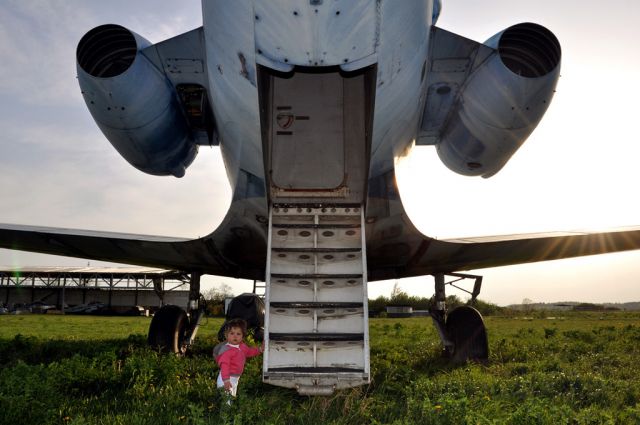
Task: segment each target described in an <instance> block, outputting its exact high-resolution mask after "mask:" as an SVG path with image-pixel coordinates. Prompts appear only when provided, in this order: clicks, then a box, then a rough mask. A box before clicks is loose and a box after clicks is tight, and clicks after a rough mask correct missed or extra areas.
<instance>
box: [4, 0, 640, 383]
mask: <svg viewBox="0 0 640 425" xmlns="http://www.w3.org/2000/svg"><path fill="white" fill-rule="evenodd" d="M440 10H441V3H440V1H439V0H433V1H431V0H407V1H404V2H402V5H401V7H398V4H397V3H393V2H389V1H387V2H385V1H372V0H358V1H352V2H349V3H348V4H343V3H342V2H339V1H336V0H308V1H286V0H280V1H273V2H271V1H270V2H257V1H256V2H253V1H250V0H242V1H234V2H227V1H223V0H218V1H207V2H202V11H203V26H202V27H200V28H198V29H195V30H193V31H190V32H187V33H185V34H182V35H179V36H177V37H174V38H171V39H168V40H166V41H163V42H161V43H158V44H155V45H154V44H151V43H150V42H148V41H147V40H145V39H144V38H143V37H141V36H140V35H138V34H136V33H134V32H133V31H131V30H129V29H126V28H124V27H122V26H119V25H114V24H107V25H102V26H99V27H97V28H94V29H92V30H90V31H89V32H88V33H87V34H86V35H85V36H84V37H83V38H82V39H81V40H80V42H79V44H78V47H77V52H76V53H77V57H76V59H77V73H78V81H79V83H80V89H81V91H82V95H83V97H84V99H85V102H86V104H87V107H88V109H89V111H90V112H91V114H92V116H93V117H94V120H95V121H96V123H97V124H98V126H99V128H100V129H101V130H102V132H103V133H104V134H105V136H106V137H107V139H108V140H109V141H110V142H111V144H112V145H113V146H114V148H115V149H116V150H117V151H118V152H119V153H120V154H121V155H122V157H123V158H124V159H125V160H127V161H128V162H129V163H130V164H131V165H133V166H134V167H135V168H137V169H139V170H141V171H143V172H146V173H148V174H152V175H159V176H164V175H172V176H176V177H181V176H183V175H184V174H185V172H186V168H187V167H188V166H189V165H190V163H191V162H192V161H193V159H194V158H195V156H196V154H197V151H198V147H199V146H210V145H213V146H219V148H220V151H221V153H222V155H223V158H224V161H225V166H226V171H227V173H228V177H229V182H230V185H231V187H232V191H233V199H232V203H231V206H230V208H229V211H228V213H227V215H226V216H225V218H224V219H223V221H222V223H221V224H220V226H219V227H218V228H217V229H215V230H214V231H213V232H212V233H210V234H209V235H207V236H204V237H202V238H198V239H193V240H189V239H184V238H169V237H159V236H145V235H132V234H119V233H109V232H95V231H84V230H69V229H53V228H43V227H36V226H21V225H2V226H0V247H4V248H10V249H19V250H24V251H33V252H40V253H48V254H56V255H66V256H73V257H80V258H88V259H95V260H104V261H111V262H118V263H128V264H135V265H143V266H152V267H161V268H171V269H177V270H183V271H186V272H188V273H190V275H191V282H190V302H189V308H188V312H185V311H184V310H182V309H181V308H176V307H175V306H166V307H165V308H163V309H161V310H160V311H159V312H158V313H157V314H156V315H155V316H154V318H153V321H152V323H151V327H150V331H149V342H150V344H151V345H154V346H157V345H164V346H166V347H169V348H170V349H171V350H172V351H181V350H183V349H184V348H185V347H187V346H189V345H190V344H191V343H192V342H193V338H194V337H195V333H196V331H197V326H198V323H199V319H200V317H201V309H200V307H201V303H200V295H199V293H200V277H201V276H202V275H203V274H213V275H219V276H228V277H236V278H245V279H253V280H261V281H265V282H266V286H267V294H266V300H265V302H266V317H265V347H266V348H267V349H266V351H265V355H264V363H263V380H264V381H265V382H266V383H270V384H273V385H279V386H284V387H289V388H295V389H297V390H298V392H299V393H301V394H308V395H320V394H330V393H332V392H333V391H334V390H335V389H340V388H347V387H352V386H357V385H361V384H366V383H367V382H369V380H370V374H369V347H368V343H369V341H368V322H367V317H368V314H367V313H368V312H367V303H366V300H367V283H368V282H370V281H378V280H386V279H397V278H404V277H412V276H424V275H432V276H434V278H435V279H434V280H435V289H436V295H435V306H434V309H433V311H432V312H431V315H432V318H433V321H434V324H435V325H436V328H437V330H438V333H439V335H440V338H441V341H442V343H443V347H444V348H445V352H446V353H448V354H449V355H450V356H451V357H452V358H454V359H455V360H458V361H461V360H466V359H479V360H484V359H486V358H487V357H488V345H487V336H486V330H485V327H484V324H483V321H482V317H481V316H480V314H479V313H478V312H477V311H476V310H475V309H473V308H472V307H470V306H463V307H460V308H458V309H455V310H453V311H448V310H447V306H446V302H445V301H446V291H445V288H446V285H447V284H448V283H450V282H447V281H446V278H447V277H448V276H451V277H454V278H456V279H459V278H472V279H475V287H474V291H473V296H474V297H476V296H477V294H478V293H479V290H480V283H481V278H479V277H477V276H470V275H466V274H464V273H461V272H464V271H467V270H476V269H481V268H488V267H497V266H503V265H510V264H521V263H528V262H536V261H546V260H553V259H560V258H569V257H577V256H583V255H591V254H600V253H606V252H617V251H625V250H631V249H638V248H640V229H638V228H629V229H624V230H620V229H618V230H615V231H611V232H605V233H577V232H566V233H558V232H556V233H537V234H520V235H503V236H491V237H474V238H458V239H449V240H438V239H434V238H431V237H428V236H426V235H423V234H422V233H421V232H420V231H418V230H417V229H416V227H415V226H414V225H413V224H412V222H411V221H410V219H409V218H408V216H407V214H406V212H405V210H404V207H403V205H402V201H401V199H400V197H399V194H398V188H397V184H396V177H395V165H396V160H397V159H398V158H399V157H401V156H403V155H405V154H406V153H407V152H408V151H410V150H411V149H412V148H413V147H414V146H416V145H429V146H433V148H434V149H436V151H437V153H438V155H439V157H440V159H441V160H442V162H443V163H444V164H445V165H446V166H447V167H448V168H449V169H451V170H452V171H453V172H455V173H458V174H462V175H465V176H470V177H478V176H480V177H483V178H489V177H491V176H493V175H495V174H496V173H498V172H499V171H500V170H501V169H502V168H503V167H504V165H505V164H506V163H507V161H508V160H509V159H510V158H511V156H512V155H513V154H514V153H515V152H516V151H517V149H518V148H519V147H520V146H521V145H522V144H523V143H524V141H525V140H526V139H527V137H528V136H529V135H530V134H531V133H532V132H533V130H534V129H535V127H536V126H537V124H538V123H539V122H540V120H541V119H542V116H543V115H544V113H545V111H546V109H547V107H548V106H549V103H550V102H551V100H552V98H553V94H554V90H555V87H556V84H557V81H558V77H559V74H560V62H561V48H560V44H559V42H558V40H557V39H556V37H555V36H554V35H553V33H552V32H551V31H549V30H548V29H546V28H544V27H542V26H540V25H537V24H533V23H521V24H516V25H513V26H511V27H509V28H506V29H505V30H503V31H500V32H498V33H497V34H496V35H495V36H493V37H491V38H490V39H489V40H487V41H486V42H484V43H478V42H475V41H472V40H468V39H466V38H464V37H462V36H459V35H456V34H453V33H451V32H448V31H446V30H444V29H441V28H439V27H437V26H436V23H437V20H438V16H439V13H440Z"/></svg>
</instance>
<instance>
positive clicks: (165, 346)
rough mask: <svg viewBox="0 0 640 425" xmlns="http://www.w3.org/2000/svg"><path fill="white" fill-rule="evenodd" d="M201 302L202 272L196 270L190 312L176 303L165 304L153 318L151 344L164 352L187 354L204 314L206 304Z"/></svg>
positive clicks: (190, 292)
mask: <svg viewBox="0 0 640 425" xmlns="http://www.w3.org/2000/svg"><path fill="white" fill-rule="evenodd" d="M200 304H201V303H200V274H199V273H195V272H194V273H192V274H191V279H190V281H189V306H188V314H187V312H185V311H184V310H183V309H182V308H181V307H178V306H176V305H165V306H163V307H162V308H161V309H160V310H158V312H157V313H156V314H155V315H154V316H153V319H152V320H151V325H150V326H149V336H148V338H147V341H148V343H149V345H150V346H151V347H153V348H155V349H159V350H160V351H163V352H169V353H176V354H185V353H186V351H187V349H188V348H189V347H190V346H191V345H192V344H193V341H194V339H195V337H196V333H197V332H198V327H199V325H200V319H201V318H202V316H203V314H204V309H203V308H204V305H202V306H200Z"/></svg>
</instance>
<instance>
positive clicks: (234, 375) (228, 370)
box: [213, 319, 262, 397]
mask: <svg viewBox="0 0 640 425" xmlns="http://www.w3.org/2000/svg"><path fill="white" fill-rule="evenodd" d="M246 333H247V322H245V321H244V320H242V319H233V320H230V321H229V322H228V323H227V326H226V327H225V331H224V337H225V339H226V341H225V342H221V343H220V344H218V345H216V346H215V348H214V349H213V356H214V357H215V359H216V362H217V363H218V366H220V374H219V375H218V382H217V384H218V388H221V387H224V389H225V390H226V391H227V392H228V393H229V394H231V396H233V397H235V396H236V392H237V391H238V381H239V380H240V375H242V371H243V370H244V363H245V360H246V359H247V358H248V357H255V356H259V355H260V353H262V348H258V347H249V346H247V345H246V344H245V343H244V342H243V340H244V337H245V335H246Z"/></svg>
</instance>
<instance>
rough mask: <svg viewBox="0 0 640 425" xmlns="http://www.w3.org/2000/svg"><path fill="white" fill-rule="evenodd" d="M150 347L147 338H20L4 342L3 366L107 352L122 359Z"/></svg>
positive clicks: (1, 347) (0, 357) (0, 362)
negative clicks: (18, 362)
mask: <svg viewBox="0 0 640 425" xmlns="http://www.w3.org/2000/svg"><path fill="white" fill-rule="evenodd" d="M142 347H147V339H146V337H145V336H143V335H130V336H129V337H128V338H124V339H123V338H120V339H105V340H75V339H41V338H37V337H32V336H23V335H20V334H18V335H16V336H15V337H14V338H13V339H0V365H2V366H7V365H11V364H15V363H16V362H17V361H19V360H20V361H22V362H24V363H26V364H49V363H53V362H58V361H60V360H63V359H67V358H70V357H73V356H75V355H79V356H83V357H88V358H92V357H98V356H99V355H101V354H103V353H105V352H107V353H114V354H115V355H116V356H118V357H119V358H123V357H126V356H127V354H128V353H130V352H132V351H133V350H136V349H140V348H142Z"/></svg>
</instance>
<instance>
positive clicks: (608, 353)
mask: <svg viewBox="0 0 640 425" xmlns="http://www.w3.org/2000/svg"><path fill="white" fill-rule="evenodd" d="M563 314H566V313H563ZM486 322H487V327H488V329H489V338H490V350H491V357H490V361H489V363H488V364H487V365H478V364H467V365H462V366H451V365H449V364H448V363H447V362H446V361H445V360H443V359H441V358H440V355H439V353H440V346H439V342H438V340H437V336H436V333H435V330H434V328H433V325H432V324H431V322H430V319H428V318H414V319H373V320H371V324H370V333H371V369H372V381H373V382H372V383H371V385H369V386H366V387H361V388H356V389H353V390H346V391H341V392H339V393H337V394H335V395H334V396H332V397H324V398H323V397H316V398H307V397H300V396H297V395H296V393H295V392H293V391H289V390H286V389H280V388H276V387H272V386H266V385H263V384H262V383H261V381H260V369H261V363H260V359H253V360H251V361H250V362H249V363H248V365H247V369H246V372H245V375H244V376H243V378H242V381H241V385H240V391H239V397H238V400H237V402H236V403H234V404H233V405H232V406H229V407H227V406H226V405H225V404H224V403H223V400H222V398H221V397H220V394H219V393H218V391H217V390H216V388H215V377H216V374H217V370H216V369H217V368H216V366H215V365H214V362H213V360H212V358H211V357H210V356H209V353H210V351H211V348H212V347H213V345H214V344H215V341H214V339H213V338H214V336H213V335H214V334H215V332H217V329H218V327H219V326H220V324H221V320H219V319H209V320H208V321H206V322H205V324H204V328H203V330H202V332H201V333H200V339H199V341H198V344H197V347H196V348H195V350H194V352H193V353H192V355H190V356H189V357H186V358H176V357H174V356H160V355H158V354H156V353H154V352H152V351H150V350H148V349H147V348H146V347H145V341H146V332H147V328H148V326H149V323H150V319H149V318H144V317H137V318H116V317H82V316H47V315H41V316H40V315H32V316H31V315H30V316H26V315H25V316H7V315H5V316H0V424H154V425H157V424H217V423H233V424H261V423H273V424H315V423H336V424H387V423H393V424H405V423H406V424H422V423H424V424H431V423H433V424H464V423H468V424H503V423H504V424H609V423H610V424H640V373H639V372H640V363H639V362H638V359H639V358H640V314H638V313H634V314H632V313H620V312H616V313H607V314H589V313H582V314H570V315H569V314H566V315H565V316H564V317H556V318H536V319H532V318H499V317H490V318H487V320H486Z"/></svg>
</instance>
